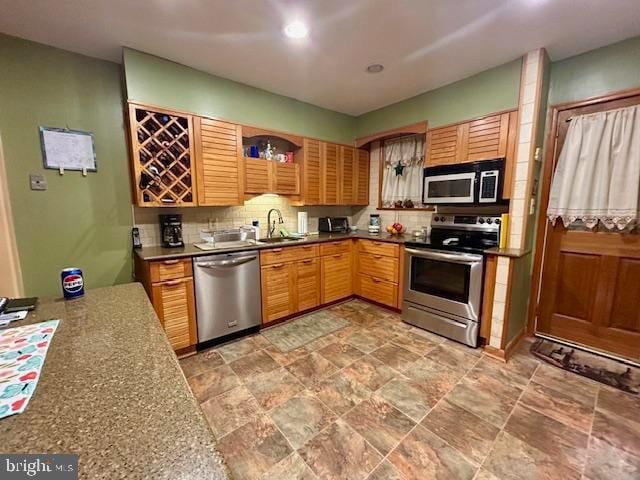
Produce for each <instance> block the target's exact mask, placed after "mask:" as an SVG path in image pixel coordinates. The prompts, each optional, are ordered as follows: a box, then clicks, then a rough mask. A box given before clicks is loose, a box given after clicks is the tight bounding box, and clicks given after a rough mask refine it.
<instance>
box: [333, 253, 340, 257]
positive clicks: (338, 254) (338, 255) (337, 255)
mask: <svg viewBox="0 0 640 480" xmlns="http://www.w3.org/2000/svg"><path fill="white" fill-rule="evenodd" d="M333 258H342V254H341V253H337V254H336V255H334V256H333Z"/></svg>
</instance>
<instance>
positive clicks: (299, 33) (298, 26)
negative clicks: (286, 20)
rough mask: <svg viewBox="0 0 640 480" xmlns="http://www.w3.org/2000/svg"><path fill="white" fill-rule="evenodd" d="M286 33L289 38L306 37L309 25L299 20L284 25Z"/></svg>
mask: <svg viewBox="0 0 640 480" xmlns="http://www.w3.org/2000/svg"><path fill="white" fill-rule="evenodd" d="M284 34H285V35H286V36H287V37H289V38H304V37H306V36H307V35H308V34H309V29H308V28H307V26H306V25H305V24H304V23H302V22H301V21H299V20H296V21H295V22H291V23H290V24H289V25H287V26H285V27H284Z"/></svg>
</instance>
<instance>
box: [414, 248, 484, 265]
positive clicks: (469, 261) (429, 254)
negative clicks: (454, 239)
mask: <svg viewBox="0 0 640 480" xmlns="http://www.w3.org/2000/svg"><path fill="white" fill-rule="evenodd" d="M405 252H407V253H408V254H409V255H414V256H416V257H421V258H428V259H430V260H442V261H445V262H449V263H459V264H461V265H475V264H478V263H482V255H470V254H466V253H460V254H455V255H452V254H450V253H444V252H440V251H434V250H416V249H414V248H405Z"/></svg>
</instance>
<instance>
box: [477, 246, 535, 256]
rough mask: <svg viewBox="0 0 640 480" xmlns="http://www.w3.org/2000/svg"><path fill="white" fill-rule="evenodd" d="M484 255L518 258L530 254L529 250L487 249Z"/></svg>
mask: <svg viewBox="0 0 640 480" xmlns="http://www.w3.org/2000/svg"><path fill="white" fill-rule="evenodd" d="M484 253H486V254H487V255H496V256H498V257H511V258H520V257H524V256H525V255H528V254H529V253H531V249H530V248H498V247H495V248H489V249H488V250H485V251H484Z"/></svg>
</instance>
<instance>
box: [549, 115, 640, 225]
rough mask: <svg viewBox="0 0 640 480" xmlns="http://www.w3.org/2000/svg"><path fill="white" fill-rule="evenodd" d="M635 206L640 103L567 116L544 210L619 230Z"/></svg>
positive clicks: (634, 216)
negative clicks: (565, 132)
mask: <svg viewBox="0 0 640 480" xmlns="http://www.w3.org/2000/svg"><path fill="white" fill-rule="evenodd" d="M639 209H640V106H637V105H636V106H633V107H625V108H618V109H615V110H608V111H606V112H597V113H591V114H588V115H579V116H576V117H573V118H571V124H570V125H569V129H568V131H567V138H566V140H565V142H564V146H563V147H562V152H561V153H560V157H559V158H558V165H557V167H556V171H555V174H554V176H553V183H552V184H551V194H550V196H549V207H548V209H547V216H548V217H549V220H551V222H552V223H553V224H554V225H555V222H556V220H557V219H558V218H561V219H562V223H563V224H564V226H565V227H568V226H569V225H570V224H571V223H573V222H575V221H576V220H581V221H583V222H584V224H585V225H586V226H587V227H589V228H593V227H595V226H596V225H597V223H598V222H601V223H602V224H603V225H604V226H606V227H607V228H609V229H615V228H617V229H619V230H623V229H624V228H626V227H627V226H629V225H632V224H635V223H637V221H638V210H639Z"/></svg>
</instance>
